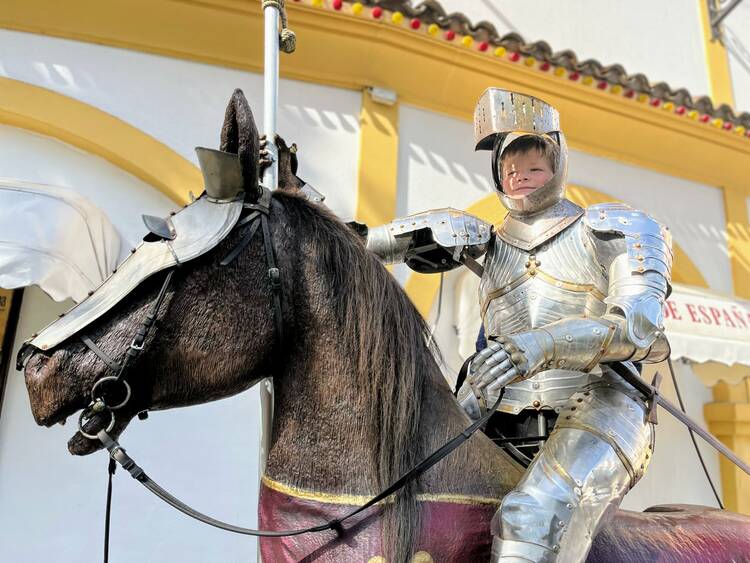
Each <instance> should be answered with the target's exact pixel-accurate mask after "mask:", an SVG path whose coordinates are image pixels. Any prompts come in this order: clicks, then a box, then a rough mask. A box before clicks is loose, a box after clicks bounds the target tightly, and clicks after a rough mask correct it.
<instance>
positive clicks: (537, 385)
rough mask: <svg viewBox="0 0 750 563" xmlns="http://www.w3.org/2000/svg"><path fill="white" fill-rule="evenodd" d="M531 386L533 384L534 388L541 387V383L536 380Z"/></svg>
mask: <svg viewBox="0 0 750 563" xmlns="http://www.w3.org/2000/svg"><path fill="white" fill-rule="evenodd" d="M531 386H532V387H533V388H534V389H539V383H538V382H536V381H535V382H534V383H532V385H531Z"/></svg>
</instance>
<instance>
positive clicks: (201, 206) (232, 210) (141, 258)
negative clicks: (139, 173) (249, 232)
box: [23, 193, 244, 350]
mask: <svg viewBox="0 0 750 563" xmlns="http://www.w3.org/2000/svg"><path fill="white" fill-rule="evenodd" d="M243 197H244V194H242V193H240V194H239V196H238V197H237V198H236V199H234V200H232V201H217V200H211V199H209V198H208V197H207V196H206V195H203V196H202V197H200V198H199V199H197V200H196V201H195V202H193V203H191V204H190V205H188V206H187V207H184V208H183V209H181V210H180V211H178V212H177V214H175V215H174V216H173V217H170V220H169V222H170V223H171V227H172V229H173V234H174V238H173V240H166V239H159V240H157V241H155V242H146V241H144V242H142V243H141V244H139V245H138V247H136V248H135V249H134V251H133V252H132V253H131V254H130V256H128V257H127V258H126V259H125V260H124V261H123V262H122V264H120V265H119V267H118V268H117V269H116V270H115V271H114V272H113V273H112V275H111V276H109V277H108V278H107V279H106V280H104V282H102V284H101V285H100V286H99V287H98V288H97V289H96V291H94V293H93V294H91V295H90V296H89V297H87V298H86V299H84V300H83V301H81V302H80V303H79V304H78V305H76V306H75V307H73V308H72V309H71V310H70V311H68V312H67V313H65V314H64V315H63V316H62V317H61V318H60V319H58V320H56V321H55V322H53V323H52V324H50V325H48V326H47V327H46V328H44V329H43V330H42V331H41V332H40V333H39V334H38V335H37V336H35V337H34V338H33V339H32V340H30V341H29V342H27V343H25V344H24V346H23V348H27V347H29V346H33V347H35V348H38V349H40V350H49V349H50V348H54V347H55V346H57V345H58V344H60V343H61V342H62V341H64V340H66V339H67V338H70V337H71V336H73V335H74V334H76V333H77V332H79V331H80V330H82V329H84V328H85V327H86V326H88V325H89V324H91V323H92V322H94V321H95V320H97V319H98V318H99V317H101V316H102V315H104V314H105V313H106V312H107V311H109V310H110V309H112V307H114V306H115V305H116V304H117V303H119V302H120V301H122V299H123V298H124V297H125V296H126V295H128V294H129V293H130V292H131V291H133V290H134V289H135V288H136V287H137V286H138V285H139V284H140V283H142V282H143V281H144V280H145V279H146V278H148V277H149V276H152V275H153V274H155V273H157V272H159V271H161V270H164V269H166V268H169V267H170V266H175V265H177V264H178V263H179V264H184V263H185V262H188V261H190V260H193V259H195V258H197V257H199V256H201V255H203V254H205V253H206V252H208V251H209V250H211V249H213V248H214V247H215V246H216V245H218V244H219V243H220V242H221V241H222V240H224V238H225V237H226V236H227V235H228V234H229V232H230V231H231V230H232V228H233V227H234V226H235V224H236V223H237V220H238V219H239V217H240V213H241V212H242V204H243Z"/></svg>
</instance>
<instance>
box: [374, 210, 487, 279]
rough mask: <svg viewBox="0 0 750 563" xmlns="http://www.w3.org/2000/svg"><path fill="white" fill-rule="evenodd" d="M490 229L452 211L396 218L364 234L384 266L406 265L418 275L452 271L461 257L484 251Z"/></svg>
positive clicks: (475, 220) (428, 212) (476, 256)
mask: <svg viewBox="0 0 750 563" xmlns="http://www.w3.org/2000/svg"><path fill="white" fill-rule="evenodd" d="M491 235H492V226H491V225H489V224H487V223H485V222H484V221H482V220H480V219H478V218H476V217H474V216H473V215H469V214H468V213H464V212H462V211H457V210H455V209H439V210H434V211H426V212H424V213H419V214H417V215H411V216H409V217H405V218H403V219H397V220H395V221H393V222H392V223H388V224H387V225H382V226H380V227H374V228H372V229H370V230H369V232H368V234H367V249H368V250H370V251H371V252H374V253H375V254H376V255H378V256H379V257H380V259H381V260H382V261H383V262H384V263H385V264H397V263H401V262H405V263H406V265H407V266H409V267H410V268H411V269H412V270H414V271H416V272H420V273H435V272H445V271H448V270H452V269H453V268H456V267H458V266H460V265H461V263H462V258H463V257H464V256H469V257H471V258H474V259H476V258H479V257H480V256H482V255H483V254H484V253H485V252H486V251H487V244H488V243H489V240H490V236H491Z"/></svg>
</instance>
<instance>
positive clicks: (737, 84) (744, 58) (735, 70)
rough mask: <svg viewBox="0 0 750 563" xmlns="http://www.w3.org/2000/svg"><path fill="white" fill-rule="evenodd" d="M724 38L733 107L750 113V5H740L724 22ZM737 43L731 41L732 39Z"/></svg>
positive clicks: (743, 3) (744, 3)
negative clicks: (730, 78) (726, 39)
mask: <svg viewBox="0 0 750 563" xmlns="http://www.w3.org/2000/svg"><path fill="white" fill-rule="evenodd" d="M723 25H724V28H725V30H726V33H725V36H726V37H727V38H728V41H725V43H724V45H725V46H726V47H727V55H728V58H729V72H730V74H731V76H732V89H733V91H734V92H733V93H734V107H735V108H736V109H737V110H739V111H740V112H742V111H750V33H748V30H750V4H748V3H747V2H742V3H740V4H739V5H738V6H737V7H736V8H735V9H734V10H733V11H732V13H731V14H729V16H728V17H727V18H726V19H725V20H724V24H723ZM733 37H734V38H736V39H737V40H738V41H732V38H733Z"/></svg>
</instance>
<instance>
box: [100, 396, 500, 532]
mask: <svg viewBox="0 0 750 563" xmlns="http://www.w3.org/2000/svg"><path fill="white" fill-rule="evenodd" d="M502 398H503V391H501V392H500V396H499V397H498V398H497V401H495V404H493V405H492V407H490V409H489V410H488V411H487V412H486V413H485V414H484V416H482V418H480V419H479V420H477V421H476V422H474V423H473V424H472V425H471V426H469V427H468V428H466V429H465V430H464V431H463V432H461V433H460V434H458V435H456V436H455V437H454V438H453V439H452V440H450V441H449V442H447V443H446V444H444V445H443V446H441V447H440V448H438V449H437V450H435V451H434V452H433V453H432V454H431V455H429V456H428V457H426V458H425V459H424V460H422V461H421V462H420V463H418V464H417V465H415V466H414V467H413V468H412V469H410V470H409V471H407V472H406V473H404V475H402V476H401V477H400V478H399V479H397V480H396V481H395V482H394V483H393V484H392V485H391V486H390V487H388V488H387V489H385V490H384V491H382V492H381V493H380V494H378V495H376V496H374V497H373V498H371V499H370V500H369V501H367V502H366V503H365V504H363V505H362V506H360V507H359V508H356V509H354V510H352V511H351V512H349V513H348V514H346V515H345V516H344V517H342V518H338V519H334V520H330V521H329V522H326V523H324V524H320V525H319V526H312V527H310V528H304V529H299V530H254V529H252V528H243V527H241V526H235V525H234V524H228V523H226V522H222V521H221V520H217V519H215V518H211V517H210V516H206V515H205V514H203V513H202V512H198V511H197V510H195V509H193V508H191V507H190V506H188V505H187V504H185V503H184V502H182V501H181V500H179V499H178V498H177V497H175V496H173V495H172V494H170V493H169V492H168V491H166V490H165V489H163V488H162V487H161V486H159V484H157V483H156V482H155V481H154V480H152V479H151V478H150V477H149V476H148V475H146V472H145V471H144V470H143V469H142V468H141V467H140V466H139V465H138V464H137V463H136V462H135V460H133V458H131V457H130V456H129V455H128V454H127V453H126V452H125V449H124V448H123V447H122V446H120V444H119V443H117V441H116V440H115V439H113V438H112V437H111V436H110V435H109V434H107V433H106V432H105V431H104V430H101V431H100V432H99V433H98V434H97V436H98V437H99V440H100V441H101V443H102V444H103V445H104V447H105V448H107V450H108V451H109V455H110V457H111V458H112V459H114V460H115V461H116V462H117V463H119V464H120V465H121V466H122V468H123V469H125V470H126V471H127V472H128V473H130V476H131V477H133V479H135V480H136V481H138V482H139V483H141V484H142V485H143V486H144V487H146V488H147V489H148V490H149V491H151V492H152V493H154V494H155V495H156V496H157V497H159V498H160V499H162V500H163V501H164V502H166V503H167V504H169V505H171V506H173V507H174V508H176V509H177V510H179V511H180V512H182V513H183V514H186V515H188V516H190V517H191V518H194V519H196V520H198V521H200V522H203V523H204V524H208V525H209V526H214V527H215V528H221V529H222V530H226V531H227V532H233V533H235V534H243V535H246V536H259V537H271V538H278V537H286V536H299V535H302V534H309V533H312V532H323V531H325V530H335V531H336V532H337V533H339V534H341V533H342V532H343V530H344V528H343V524H344V522H346V521H347V520H349V519H350V518H353V517H354V516H356V515H357V514H359V513H360V512H362V511H364V510H367V509H368V508H370V507H371V506H373V505H375V504H377V503H379V502H380V501H382V500H384V499H385V498H387V497H389V496H391V495H392V494H394V493H395V492H397V491H398V490H400V489H401V488H403V487H404V486H405V485H407V484H408V483H410V482H411V481H413V480H414V479H416V478H418V477H419V476H420V475H422V474H423V473H424V472H425V471H427V470H428V469H430V468H431V467H432V466H433V465H435V464H436V463H437V462H439V461H440V460H442V459H443V458H445V457H446V456H447V455H448V454H450V453H451V452H452V451H453V450H455V449H456V448H458V447H459V446H461V445H462V444H463V443H464V442H466V441H467V440H468V439H469V438H471V436H472V434H474V433H475V432H476V431H477V430H479V429H480V428H481V427H482V426H484V425H485V424H486V423H487V421H488V420H489V419H490V417H491V416H492V415H493V414H494V413H495V411H496V410H497V407H498V406H500V401H501V400H502ZM509 441H510V440H509Z"/></svg>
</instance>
